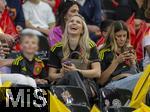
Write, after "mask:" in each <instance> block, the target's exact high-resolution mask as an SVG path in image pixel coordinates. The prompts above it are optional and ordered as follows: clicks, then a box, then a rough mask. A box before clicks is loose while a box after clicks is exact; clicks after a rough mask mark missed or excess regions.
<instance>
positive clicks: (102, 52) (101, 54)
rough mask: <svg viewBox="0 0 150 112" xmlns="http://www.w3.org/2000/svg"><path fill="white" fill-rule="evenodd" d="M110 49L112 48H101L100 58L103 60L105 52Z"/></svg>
mask: <svg viewBox="0 0 150 112" xmlns="http://www.w3.org/2000/svg"><path fill="white" fill-rule="evenodd" d="M109 51H111V50H110V49H103V50H101V51H100V52H99V58H100V60H103V59H104V53H105V52H109Z"/></svg>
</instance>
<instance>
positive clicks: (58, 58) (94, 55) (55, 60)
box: [49, 40, 99, 69]
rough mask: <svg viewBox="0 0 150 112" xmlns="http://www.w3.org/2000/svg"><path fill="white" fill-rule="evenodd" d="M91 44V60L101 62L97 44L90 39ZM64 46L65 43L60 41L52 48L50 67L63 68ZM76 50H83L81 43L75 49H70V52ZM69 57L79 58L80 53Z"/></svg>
mask: <svg viewBox="0 0 150 112" xmlns="http://www.w3.org/2000/svg"><path fill="white" fill-rule="evenodd" d="M89 46H90V56H89V60H90V61H91V62H96V61H98V62H99V58H98V52H97V47H96V44H95V43H94V42H93V41H91V40H90V41H89ZM62 47H63V44H62V43H61V42H59V43H57V44H56V45H55V46H53V47H52V48H51V50H50V56H49V66H50V67H54V68H58V69H60V68H61V62H62V59H63V52H62ZM75 51H77V52H81V48H80V46H79V45H78V46H77V48H76V49H75V50H71V49H70V54H72V53H73V52H75ZM69 58H72V59H79V58H80V56H79V55H78V54H74V55H71V57H69Z"/></svg>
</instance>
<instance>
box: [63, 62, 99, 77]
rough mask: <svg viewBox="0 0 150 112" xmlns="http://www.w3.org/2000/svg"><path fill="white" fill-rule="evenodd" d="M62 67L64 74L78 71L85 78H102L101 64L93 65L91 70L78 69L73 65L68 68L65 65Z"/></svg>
mask: <svg viewBox="0 0 150 112" xmlns="http://www.w3.org/2000/svg"><path fill="white" fill-rule="evenodd" d="M62 66H63V68H62V70H63V71H64V72H72V71H78V72H80V73H81V74H82V75H83V76H84V77H87V78H100V75H101V69H100V63H99V62H94V63H92V64H91V69H89V70H80V69H77V68H76V67H75V65H74V64H72V66H67V65H65V64H62Z"/></svg>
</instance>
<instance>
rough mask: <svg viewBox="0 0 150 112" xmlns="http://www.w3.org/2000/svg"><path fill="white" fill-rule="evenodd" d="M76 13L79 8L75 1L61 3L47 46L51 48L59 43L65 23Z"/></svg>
mask: <svg viewBox="0 0 150 112" xmlns="http://www.w3.org/2000/svg"><path fill="white" fill-rule="evenodd" d="M78 12H79V6H78V3H77V2H76V1H70V0H66V1H63V2H61V4H60V6H59V8H58V10H57V13H56V26H55V27H54V28H53V29H52V30H51V31H50V33H49V44H50V46H51V47H52V46H54V45H55V44H56V43H57V42H59V41H61V39H62V34H63V32H64V28H65V25H66V21H67V20H68V19H69V18H70V17H72V16H74V15H76V14H78Z"/></svg>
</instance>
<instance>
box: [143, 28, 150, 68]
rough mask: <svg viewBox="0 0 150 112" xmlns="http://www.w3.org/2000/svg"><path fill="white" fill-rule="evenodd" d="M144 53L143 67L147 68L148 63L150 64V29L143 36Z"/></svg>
mask: <svg viewBox="0 0 150 112" xmlns="http://www.w3.org/2000/svg"><path fill="white" fill-rule="evenodd" d="M143 54H144V60H143V67H144V68H145V67H146V66H147V65H148V64H150V30H149V32H148V34H147V35H145V37H144V38H143Z"/></svg>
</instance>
